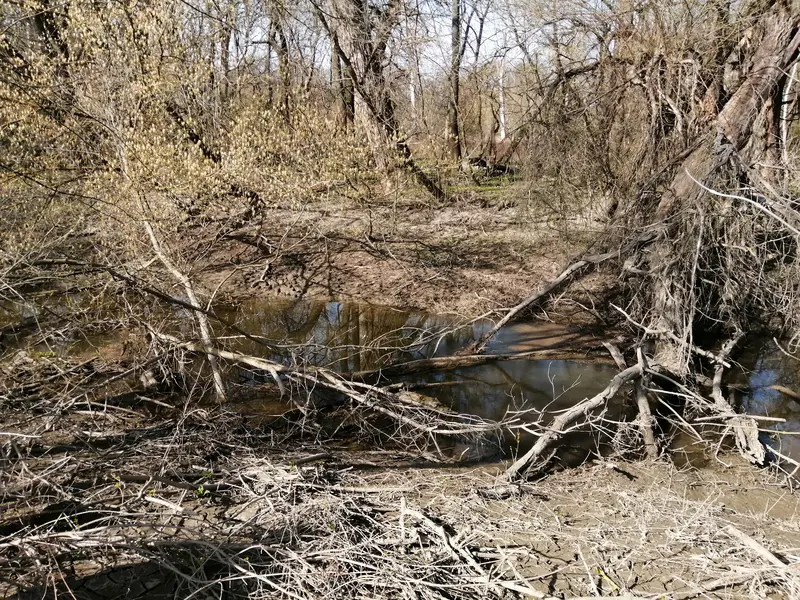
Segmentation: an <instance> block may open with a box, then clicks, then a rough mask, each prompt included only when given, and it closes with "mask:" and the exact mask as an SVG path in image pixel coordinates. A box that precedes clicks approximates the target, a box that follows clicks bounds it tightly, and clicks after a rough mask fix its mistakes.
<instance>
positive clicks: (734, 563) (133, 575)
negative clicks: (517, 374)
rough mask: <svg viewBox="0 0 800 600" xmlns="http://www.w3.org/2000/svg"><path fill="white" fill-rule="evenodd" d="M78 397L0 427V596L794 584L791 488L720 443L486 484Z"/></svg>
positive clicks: (778, 589) (393, 455)
mask: <svg viewBox="0 0 800 600" xmlns="http://www.w3.org/2000/svg"><path fill="white" fill-rule="evenodd" d="M126 410H128V409H126ZM134 410H135V407H134ZM84 412H86V411H84ZM92 413H93V414H92V415H91V416H89V415H87V414H84V416H83V417H82V418H80V416H79V415H72V417H71V418H72V419H76V422H75V426H74V427H73V428H70V427H69V426H67V423H65V422H59V423H58V427H57V428H56V430H58V431H59V432H60V433H59V434H58V435H56V434H55V431H54V432H53V433H49V434H48V433H45V434H43V435H41V436H37V437H36V438H13V439H12V441H13V444H12V448H13V447H16V448H17V449H18V451H22V452H23V453H25V454H27V455H28V456H27V458H26V459H25V461H24V462H23V461H21V460H19V459H18V458H17V459H14V458H13V457H10V458H8V457H7V459H6V460H8V461H10V462H9V464H10V468H9V469H6V470H5V471H4V473H5V475H4V478H5V481H4V487H5V490H6V500H5V502H4V515H6V516H5V518H4V519H3V529H2V537H1V538H0V548H2V553H0V554H2V556H3V558H2V560H0V574H2V576H0V581H3V582H4V583H3V588H2V589H0V594H2V596H3V597H15V594H17V591H18V590H19V588H20V587H22V588H23V589H28V591H27V592H25V593H23V594H21V595H19V596H16V597H18V598H20V599H29V598H55V597H57V595H60V594H65V593H71V594H73V597H75V598H81V599H83V598H92V599H100V598H112V597H120V594H121V596H122V597H125V598H174V597H181V598H186V597H189V596H192V597H199V598H206V597H209V598H210V597H220V596H221V597H225V598H236V597H247V596H249V597H275V598H277V597H304V598H305V597H320V596H323V595H330V596H333V597H348V598H352V597H386V598H395V597H403V596H405V595H409V594H411V595H414V594H421V595H422V596H424V597H434V598H438V597H448V598H478V597H482V598H483V597H532V598H576V597H616V596H624V597H636V598H663V597H670V598H695V597H698V598H745V597H772V598H779V597H780V598H791V597H796V595H797V594H798V593H800V588H798V576H797V574H796V573H795V572H794V571H793V570H791V569H789V568H785V567H780V566H778V565H780V564H782V563H792V562H795V561H796V560H797V557H796V554H797V544H796V542H797V536H798V528H799V525H798V523H799V521H798V518H799V517H800V502H798V498H797V496H796V495H795V494H793V493H792V491H791V489H790V487H788V486H787V484H786V481H785V480H782V479H780V478H776V477H774V476H773V475H772V474H771V473H770V472H769V471H768V470H754V469H752V468H751V467H750V466H749V465H746V464H743V463H742V462H740V460H739V459H737V458H736V457H732V456H730V455H720V456H718V460H712V461H711V462H709V463H708V464H707V465H706V466H705V467H704V468H702V469H693V468H686V469H680V470H679V469H677V468H676V467H675V466H673V465H672V464H670V463H669V462H668V461H665V460H659V461H655V462H644V463H640V462H636V463H631V462H628V461H624V460H616V459H606V460H602V461H600V462H593V463H587V464H585V465H583V466H581V467H579V468H576V469H570V470H562V471H559V472H555V473H552V474H551V475H549V476H548V477H546V478H544V479H542V480H540V481H536V482H531V483H530V484H525V485H523V486H521V487H518V488H514V489H513V490H510V489H509V490H508V491H506V492H505V493H503V495H502V497H499V496H498V495H497V494H498V492H500V491H502V490H503V489H504V488H502V485H503V484H502V483H501V481H502V478H501V477H500V475H501V473H502V469H501V468H499V465H493V464H486V465H479V466H471V467H465V466H458V465H450V466H446V465H441V464H435V463H431V462H428V461H427V460H425V459H424V458H420V457H419V456H418V455H415V454H414V453H409V452H400V451H385V450H378V449H374V450H357V451H353V450H349V449H348V448H347V443H344V442H343V441H340V442H335V443H329V444H324V445H319V444H316V443H314V441H313V439H312V437H309V436H300V437H297V436H296V435H291V434H288V433H287V432H288V431H289V429H287V428H285V427H282V428H272V429H270V428H266V427H265V428H258V427H255V428H254V427H250V426H248V424H247V422H246V421H242V417H241V415H239V414H232V413H229V412H226V411H220V410H200V409H197V408H190V407H184V408H183V409H180V410H178V412H177V414H176V413H170V412H163V411H162V412H161V413H160V414H159V416H158V418H153V419H150V420H149V421H147V422H142V421H139V422H138V423H137V426H136V427H130V428H128V429H127V430H124V431H123V430H122V428H121V424H122V422H124V421H125V420H126V419H129V418H130V415H129V414H128V413H126V412H124V411H119V410H112V409H110V408H107V409H105V410H102V411H101V410H94V411H92ZM78 422H79V423H80V424H79V425H78ZM112 423H113V424H114V425H115V427H116V432H114V433H112V432H110V431H109V425H110V424H112ZM92 430H94V431H97V433H95V434H93V435H89V434H88V432H89V431H92ZM101 431H102V432H103V433H102V434H101V433H100V432H101ZM281 431H283V433H280V432H281ZM276 432H277V434H276ZM7 447H8V446H7ZM26 450H34V451H33V452H25V451H26ZM23 465H24V469H23ZM498 483H500V484H501V487H497V486H498ZM9 494H15V495H18V496H22V495H23V494H24V495H25V496H26V498H27V499H28V500H27V505H26V506H23V504H22V503H21V502H17V503H14V504H12V503H10V502H9ZM62 498H67V499H66V500H64V499H62ZM56 499H61V500H60V501H59V502H56ZM48 502H49V504H46V503H48ZM68 588H69V589H70V590H71V592H67V589H68Z"/></svg>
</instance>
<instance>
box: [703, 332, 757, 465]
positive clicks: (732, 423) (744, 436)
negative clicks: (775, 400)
mask: <svg viewBox="0 0 800 600" xmlns="http://www.w3.org/2000/svg"><path fill="white" fill-rule="evenodd" d="M743 337H744V333H743V332H741V331H738V332H736V334H735V335H734V336H733V337H732V338H731V339H729V340H728V341H727V342H725V344H724V345H723V346H722V350H720V352H719V355H718V356H719V359H720V360H719V362H718V363H717V366H716V367H715V369H714V380H713V383H712V387H711V397H712V398H713V399H714V408H715V409H716V410H717V411H718V412H719V413H721V414H728V415H731V414H735V413H736V411H735V410H734V409H733V406H731V404H730V402H728V401H727V400H726V399H725V396H723V394H722V377H723V374H724V372H725V365H724V363H725V361H726V360H727V359H728V357H729V356H730V354H731V352H733V349H734V348H735V347H736V344H738V343H739V341H740V340H741V339H742V338H743ZM728 427H729V428H730V429H732V430H733V436H734V439H735V440H736V447H737V448H738V449H739V452H741V453H742V455H743V456H744V457H745V458H747V460H749V461H750V462H752V463H753V464H757V465H761V464H764V459H765V458H766V451H765V449H764V444H762V443H761V440H760V439H759V437H758V424H757V423H756V421H755V419H752V418H750V417H746V416H740V415H737V416H735V417H731V418H730V419H729V420H728Z"/></svg>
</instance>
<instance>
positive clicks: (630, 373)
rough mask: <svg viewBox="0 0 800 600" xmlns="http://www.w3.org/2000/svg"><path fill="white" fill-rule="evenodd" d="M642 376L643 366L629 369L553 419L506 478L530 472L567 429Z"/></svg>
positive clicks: (639, 365)
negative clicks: (600, 389) (591, 395)
mask: <svg viewBox="0 0 800 600" xmlns="http://www.w3.org/2000/svg"><path fill="white" fill-rule="evenodd" d="M642 375H643V369H642V365H641V364H637V365H634V366H632V367H628V368H627V369H625V370H624V371H622V372H620V373H618V374H617V375H615V376H614V378H613V379H612V380H611V383H610V384H609V385H608V387H607V388H606V389H604V390H603V391H602V392H600V393H599V394H597V395H596V396H594V397H592V398H588V399H586V400H584V401H583V402H580V403H578V404H576V405H575V406H573V407H572V408H570V409H568V410H566V411H564V412H563V413H561V414H560V415H559V416H558V417H556V418H555V419H553V422H552V424H551V425H550V426H549V427H548V428H547V429H546V430H545V432H544V433H543V434H542V435H541V436H540V437H539V439H538V440H537V441H536V443H535V444H534V445H533V448H531V449H530V450H529V451H528V452H527V453H526V454H525V455H524V456H522V457H521V458H519V459H518V460H517V461H516V462H515V463H514V464H513V465H511V466H510V467H509V468H508V469H507V470H506V477H508V479H509V480H513V479H516V478H518V477H519V476H520V475H523V474H524V473H526V472H527V471H529V470H530V467H531V465H532V463H534V462H536V460H538V459H539V458H540V457H541V456H542V455H543V454H544V453H545V452H546V451H547V450H549V449H550V448H551V447H552V446H553V444H555V443H556V442H557V441H558V440H559V439H560V438H561V436H562V435H564V429H565V428H567V427H568V426H570V425H572V424H573V423H575V422H576V421H577V420H578V419H580V418H581V417H585V416H588V415H589V413H591V412H592V411H593V410H595V409H596V408H599V407H601V406H603V405H604V404H605V403H606V402H608V401H609V400H610V399H611V398H613V397H614V396H615V395H616V394H617V392H619V390H620V389H621V388H622V386H624V385H625V384H626V383H629V382H631V381H635V380H637V379H639V378H641V377H642Z"/></svg>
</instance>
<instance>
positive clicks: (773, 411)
mask: <svg viewBox="0 0 800 600" xmlns="http://www.w3.org/2000/svg"><path fill="white" fill-rule="evenodd" d="M740 362H741V364H742V365H743V367H744V368H743V371H742V372H740V373H739V376H738V380H739V382H740V383H743V384H744V385H743V395H742V399H741V404H742V411H743V412H745V413H749V414H753V415H763V416H769V417H779V418H782V419H786V422H785V423H776V424H770V423H761V426H762V427H763V428H764V429H769V430H773V431H788V432H800V402H799V401H798V400H795V399H793V398H790V397H789V396H787V395H786V394H783V393H781V392H779V391H777V390H775V389H773V388H772V387H771V386H784V387H787V388H790V389H791V390H794V391H796V392H798V391H800V372H798V371H800V362H798V361H797V360H795V359H793V358H791V357H788V356H786V355H785V354H783V352H781V351H780V349H779V348H778V347H777V346H776V345H775V343H774V342H773V341H772V340H771V339H765V340H762V341H761V342H759V343H755V344H753V345H752V346H751V349H750V350H749V351H748V352H746V353H745V355H744V356H743V357H741V359H740ZM772 438H773V440H772V442H771V443H772V445H773V447H774V448H775V449H776V450H778V451H779V452H781V453H782V454H785V455H787V456H790V457H792V458H794V459H795V460H798V459H800V436H797V435H780V434H775V435H773V436H772Z"/></svg>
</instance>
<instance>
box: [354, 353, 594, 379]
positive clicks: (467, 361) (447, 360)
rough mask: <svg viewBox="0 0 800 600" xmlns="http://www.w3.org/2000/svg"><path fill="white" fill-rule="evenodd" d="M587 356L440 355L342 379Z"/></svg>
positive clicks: (547, 354) (398, 375)
mask: <svg viewBox="0 0 800 600" xmlns="http://www.w3.org/2000/svg"><path fill="white" fill-rule="evenodd" d="M581 356H585V352H579V351H577V350H569V349H564V350H561V349H559V350H532V351H530V352H518V353H513V354H469V355H462V354H459V355H455V356H437V357H433V358H421V359H419V360H412V361H408V362H404V363H398V364H396V365H390V366H388V367H383V368H380V369H371V370H369V371H356V372H355V373H342V377H345V378H347V379H354V380H357V381H377V380H378V379H380V378H387V379H388V378H394V377H403V376H405V375H413V374H417V373H429V372H439V371H452V370H453V369H462V368H466V367H477V366H480V365H485V364H489V363H493V362H497V361H506V360H546V359H549V360H561V359H565V360H569V359H573V360H574V359H576V358H578V357H581Z"/></svg>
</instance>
